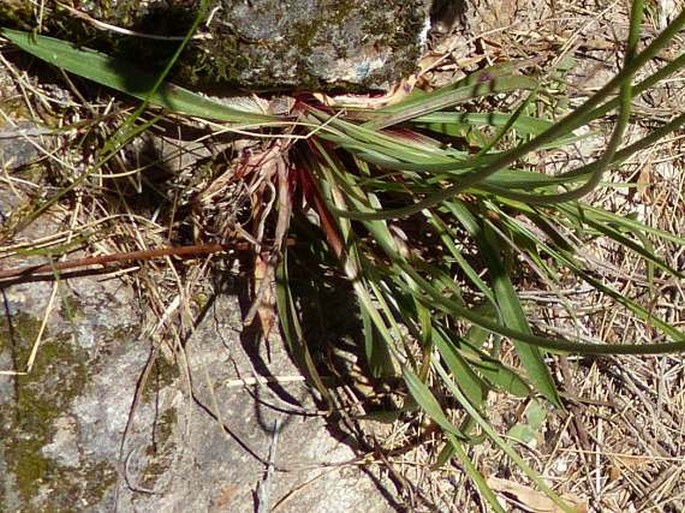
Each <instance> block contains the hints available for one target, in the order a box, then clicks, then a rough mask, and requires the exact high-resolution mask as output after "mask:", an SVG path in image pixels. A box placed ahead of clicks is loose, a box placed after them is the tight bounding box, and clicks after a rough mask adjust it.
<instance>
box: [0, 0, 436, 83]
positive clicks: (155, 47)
mask: <svg viewBox="0 0 685 513" xmlns="http://www.w3.org/2000/svg"><path fill="white" fill-rule="evenodd" d="M438 3H445V2H438ZM448 3H449V2H448ZM69 4H71V5H69ZM199 4H200V2H199V1H190V2H173V3H172V2H167V1H161V0H150V1H148V2H138V1H135V2H133V1H130V0H99V1H95V2H87V3H83V2H65V3H64V5H65V6H66V7H53V10H52V11H51V12H50V13H43V20H45V21H44V23H43V29H44V32H45V31H47V32H48V33H52V34H54V35H56V36H58V37H62V38H66V39H69V40H72V41H75V42H78V43H83V44H86V45H88V46H93V45H96V46H97V45H100V47H102V48H103V49H105V50H107V51H110V52H114V53H115V54H116V53H119V54H124V55H126V56H128V57H130V58H132V59H136V60H138V61H139V63H144V64H146V65H148V66H150V65H159V66H163V65H164V63H165V62H166V59H168V57H169V56H170V55H171V54H172V53H173V52H174V51H175V49H176V47H177V46H178V44H179V41H180V39H182V37H183V36H184V35H185V33H186V32H187V30H188V29H189V27H190V25H191V24H192V22H193V20H194V18H195V15H196V12H197V8H198V6H199ZM47 8H48V9H50V6H48V7H47ZM434 11H435V10H434ZM440 12H443V11H442V10H441V11H440ZM48 14H49V15H48ZM32 16H33V13H32V11H31V9H28V8H27V7H26V6H24V7H13V3H9V4H7V5H6V6H4V7H0V22H2V21H3V20H4V22H5V23H11V24H12V25H13V26H17V25H23V27H24V28H28V27H32V26H35V24H36V23H35V21H36V20H32V19H31V18H32ZM17 18H21V19H22V20H23V23H17V21H16V20H17ZM429 20H430V5H429V2H428V0H390V1H389V0H285V1H284V0H251V1H249V2H247V1H244V0H213V1H211V2H210V9H209V12H208V15H207V16H206V17H205V20H204V22H203V24H202V25H201V28H200V31H199V34H198V36H199V38H198V39H196V40H195V41H194V42H193V43H192V44H191V47H190V48H189V50H188V51H187V52H186V55H185V56H184V57H183V58H182V59H181V65H180V66H179V67H178V69H177V72H176V78H177V79H178V80H179V81H182V82H185V83H188V84H192V85H195V86H206V87H209V86H219V87H223V86H225V85H232V86H239V87H242V88H247V89H249V90H253V91H254V90H257V89H269V90H270V89H274V88H277V89H284V88H285V89H303V88H304V89H309V90H311V89H322V88H328V89H330V88H337V89H350V88H352V89H388V88H389V87H390V86H391V85H392V84H393V83H395V82H396V81H398V80H399V79H401V78H403V77H405V76H407V75H409V74H410V73H412V72H413V71H414V70H415V69H416V66H417V62H418V58H419V57H420V55H421V52H422V51H423V50H424V46H425V41H426V35H427V31H428V28H429V25H430V21H429ZM98 23H100V24H99V25H98ZM101 23H107V24H109V27H106V26H103V25H102V24H101ZM112 27H114V28H112ZM169 38H171V39H169Z"/></svg>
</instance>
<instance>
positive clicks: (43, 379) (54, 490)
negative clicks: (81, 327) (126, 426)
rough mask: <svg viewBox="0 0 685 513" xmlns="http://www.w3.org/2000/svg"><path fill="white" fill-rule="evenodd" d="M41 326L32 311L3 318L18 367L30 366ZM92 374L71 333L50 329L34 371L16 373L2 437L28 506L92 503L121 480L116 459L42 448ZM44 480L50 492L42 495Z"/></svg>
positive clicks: (0, 336) (7, 348)
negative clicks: (79, 460) (61, 457)
mask: <svg viewBox="0 0 685 513" xmlns="http://www.w3.org/2000/svg"><path fill="white" fill-rule="evenodd" d="M39 326H40V321H39V320H38V319H35V318H33V317H31V316H29V315H26V314H18V315H16V316H14V317H13V318H12V320H11V323H10V322H9V321H8V320H7V318H3V319H2V320H1V321H0V351H1V352H3V353H5V354H9V355H10V356H11V360H12V362H13V366H14V369H15V370H17V371H23V370H25V368H26V364H27V362H28V358H29V355H30V353H31V349H32V346H33V342H34V340H35V338H36V335H37V333H38V329H39ZM88 380H89V373H88V363H87V355H86V353H85V352H84V351H82V350H80V349H78V348H75V347H74V346H73V345H72V343H71V340H70V339H69V338H66V337H65V338H61V337H52V338H51V337H50V336H49V334H47V333H46V334H44V341H43V343H42V344H41V346H40V348H39V350H38V353H37V355H36V359H35V363H34V365H33V369H32V371H31V373H30V374H28V375H17V376H14V377H13V392H14V393H13V397H12V398H11V399H9V398H5V401H6V402H5V403H4V404H3V407H2V411H1V412H0V417H1V418H2V422H1V423H0V438H1V439H2V441H1V442H0V443H2V444H3V449H4V454H5V459H6V464H7V468H8V471H9V472H11V473H12V474H13V475H14V478H15V483H16V492H17V494H18V496H19V498H20V500H21V503H22V507H23V508H24V510H25V511H72V510H73V509H74V508H75V506H76V505H77V504H78V505H83V506H85V505H92V504H94V503H96V502H97V501H98V500H100V499H101V497H102V496H103V494H104V493H105V491H106V490H107V488H108V487H109V486H111V485H112V483H113V482H114V481H115V480H116V470H115V469H114V468H113V467H111V466H110V465H107V464H104V463H86V464H84V465H82V466H80V467H78V468H72V467H64V466H62V465H60V464H59V463H58V462H57V461H55V460H53V459H51V458H48V457H46V456H44V455H43V452H42V450H43V447H45V446H46V445H47V444H49V443H51V442H52V441H53V438H54V435H55V433H56V429H55V421H56V420H57V419H58V418H59V417H60V416H63V415H64V414H65V413H66V412H68V410H69V407H70V405H71V402H72V401H73V399H74V398H75V397H77V396H78V395H79V394H81V393H82V392H83V389H84V387H85V385H86V384H87V383H88ZM43 486H47V487H49V488H50V493H49V494H42V495H40V499H38V497H39V495H38V494H39V493H40V491H41V487H43ZM0 506H2V505H0ZM0 509H3V510H4V507H0Z"/></svg>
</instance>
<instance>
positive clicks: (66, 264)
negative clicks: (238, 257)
mask: <svg viewBox="0 0 685 513" xmlns="http://www.w3.org/2000/svg"><path fill="white" fill-rule="evenodd" d="M251 247H252V245H251V244H250V243H249V242H245V241H241V242H236V243H233V244H230V245H224V244H196V245H193V246H178V247H167V248H158V249H146V250H142V251H130V252H128V253H114V254H112V255H100V256H93V257H85V258H77V259H75V260H66V261H63V262H50V263H47V264H38V265H28V266H23V267H15V268H11V269H0V280H6V279H10V278H19V277H23V276H26V277H30V276H32V275H34V274H38V273H46V272H56V271H63V270H67V269H80V268H83V267H89V266H93V265H105V264H110V263H113V262H116V263H120V262H129V261H131V260H152V259H155V258H162V257H167V256H177V257H183V258H192V257H198V256H202V255H210V254H212V253H220V252H222V251H231V250H234V251H244V250H246V249H250V248H251Z"/></svg>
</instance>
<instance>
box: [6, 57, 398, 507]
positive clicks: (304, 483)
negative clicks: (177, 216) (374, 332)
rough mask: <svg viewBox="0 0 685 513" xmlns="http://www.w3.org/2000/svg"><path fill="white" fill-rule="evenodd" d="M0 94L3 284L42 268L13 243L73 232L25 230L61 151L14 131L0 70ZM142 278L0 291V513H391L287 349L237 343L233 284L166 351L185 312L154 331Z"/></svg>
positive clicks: (40, 223)
mask: <svg viewBox="0 0 685 513" xmlns="http://www.w3.org/2000/svg"><path fill="white" fill-rule="evenodd" d="M0 84H4V85H5V86H6V87H5V88H4V89H3V91H4V92H5V93H6V95H5V96H4V97H2V100H3V102H4V103H0V109H1V110H2V112H3V114H5V115H7V117H6V118H5V119H7V120H8V121H7V122H6V123H5V124H3V125H0V134H1V135H2V137H0V165H2V170H3V174H2V176H3V179H2V181H0V269H7V268H10V267H14V266H21V265H30V264H37V263H42V262H45V261H46V260H47V257H46V256H41V255H39V254H33V255H32V254H29V253H25V254H22V251H21V250H18V251H16V250H11V249H10V247H9V245H10V244H25V247H26V248H32V247H35V246H36V244H37V242H38V241H40V240H45V238H46V237H54V236H55V235H56V234H59V233H60V232H63V231H64V230H67V228H68V227H69V224H70V222H69V220H70V217H69V212H70V211H69V208H67V209H66V210H65V209H63V208H62V207H60V206H55V207H53V208H49V209H48V210H47V211H46V212H44V214H43V215H42V216H40V218H39V219H37V220H35V221H34V222H32V223H30V224H28V225H26V224H25V223H22V222H20V221H21V220H22V219H23V218H24V216H23V214H22V212H26V211H27V210H30V208H29V207H30V206H31V204H32V202H33V201H36V199H37V198H40V196H41V191H40V188H39V187H38V188H37V187H36V186H35V185H33V183H44V180H43V179H42V178H41V177H42V176H43V174H44V173H45V169H44V168H43V166H45V165H46V164H47V163H49V162H51V161H50V160H47V159H45V158H42V156H43V155H44V151H45V149H46V148H49V147H51V145H54V147H58V148H60V149H59V151H58V152H57V153H55V154H54V155H53V157H55V158H58V160H55V161H54V162H55V163H56V164H55V165H57V164H59V163H61V162H62V160H59V159H61V158H64V153H63V152H65V151H68V148H65V147H63V146H61V145H63V143H64V141H63V140H62V139H60V138H55V136H54V135H53V136H49V135H48V134H47V133H46V131H45V130H43V129H42V128H40V127H38V126H37V125H35V124H33V123H30V122H28V121H27V120H26V119H21V118H20V117H17V118H16V119H13V120H12V119H10V117H9V115H10V114H12V113H15V111H18V110H20V109H15V107H17V106H18V105H20V104H21V98H22V95H21V92H20V90H18V89H17V90H14V89H12V84H13V81H12V80H9V79H8V76H7V74H6V69H5V68H3V67H0ZM15 85H16V83H15ZM8 105H10V106H11V107H12V108H11V109H10V108H9V107H8ZM10 111H11V112H10ZM60 152H62V153H60ZM41 158H42V160H41ZM63 171H65V170H63ZM54 190H56V189H54V188H53V189H51V188H50V186H48V185H47V184H46V186H45V191H44V192H45V193H46V194H48V195H49V194H50V191H53V192H54ZM66 206H67V207H68V205H66ZM72 212H73V211H72ZM67 231H68V230H67ZM64 233H66V232H64ZM58 245H59V244H58ZM56 251H57V252H59V251H60V250H59V249H57V250H56ZM10 253H12V254H13V256H9V257H8V255H9V254H10ZM78 256H83V255H80V254H79V253H72V254H71V255H70V258H77V257H78ZM140 274H141V273H140V271H138V272H136V273H132V274H124V275H98V274H95V275H92V274H91V275H87V276H80V277H75V276H74V277H68V276H67V275H62V276H61V277H60V279H59V280H55V279H46V280H42V281H26V280H19V281H18V282H17V281H15V282H8V281H1V280H0V301H1V304H2V312H1V313H0V511H13V512H50V511H65V512H69V511H79V512H82V511H92V512H100V511H103V512H104V511H108V512H109V511H119V512H124V513H126V512H134V511H135V512H147V511H149V512H155V513H156V512H160V511H164V512H168V511H170V512H173V511H178V512H185V511H212V512H219V511H222V512H223V511H231V512H250V511H259V512H266V511H271V510H273V509H274V508H277V511H281V512H300V511H302V510H306V511H311V512H331V513H333V512H343V511H345V512H347V511H362V510H363V511H372V512H385V511H394V510H395V508H394V506H393V502H392V499H389V498H388V497H391V494H390V491H392V490H393V487H392V485H391V484H390V483H388V482H386V481H384V480H382V479H379V478H378V477H377V475H375V474H374V473H373V472H372V470H374V469H373V466H362V465H360V461H359V460H358V457H359V454H358V453H357V452H355V451H354V450H353V448H352V446H353V444H352V443H351V442H350V441H349V440H347V439H345V438H344V435H341V434H340V433H338V432H337V431H336V430H335V429H334V426H333V425H332V424H330V423H329V422H328V420H329V419H328V418H327V417H326V416H325V415H323V414H321V413H320V412H318V411H317V406H316V403H315V401H314V398H313V397H312V395H311V393H310V389H309V388H308V387H307V386H306V385H305V383H304V380H303V378H302V376H301V374H300V372H299V371H298V370H297V368H296V367H295V366H294V365H293V364H292V362H291V360H290V358H289V356H288V355H287V354H286V351H285V349H284V347H283V345H282V344H281V342H280V341H279V340H278V339H277V338H273V337H272V338H273V339H272V341H271V345H270V348H269V351H267V348H266V347H265V345H264V344H259V343H258V342H257V341H256V340H254V339H253V338H251V337H250V336H249V333H246V332H245V331H244V330H243V324H242V315H241V311H242V310H241V308H243V309H244V305H241V304H240V303H239V301H238V298H237V292H238V290H239V287H238V286H237V285H227V286H222V287H218V286H215V285H214V284H213V283H212V280H206V283H205V284H204V287H203V289H202V290H201V291H199V293H198V296H197V297H195V296H193V297H191V298H186V299H187V301H189V302H191V303H192V305H191V306H192V308H193V309H194V311H195V312H197V311H198V308H200V307H201V306H202V307H204V308H205V310H204V316H203V317H202V318H201V320H200V322H199V324H198V326H197V329H196V330H195V331H194V332H193V333H192V334H189V333H190V332H189V331H188V330H187V329H186V330H185V331H183V330H181V336H180V337H176V338H175V337H173V336H172V334H173V333H174V330H173V329H172V330H167V331H166V335H164V336H162V331H163V330H162V328H163V327H164V326H167V327H168V326H170V325H171V324H173V325H174V326H176V323H178V322H179V319H183V318H184V312H185V310H184V309H185V306H186V305H187V303H186V302H184V301H180V302H179V303H178V304H177V307H176V309H175V308H174V304H176V303H175V302H174V301H175V299H180V298H174V297H173V296H172V297H167V296H165V297H164V298H163V309H165V310H164V311H165V312H167V313H169V314H170V317H171V318H172V319H174V320H173V322H172V323H160V318H161V317H163V316H164V312H161V313H159V314H158V315H157V314H155V312H154V310H153V309H152V308H151V304H150V301H149V297H148V299H145V298H143V295H144V294H143V295H141V286H140V283H137V281H136V280H137V279H138V278H137V277H138V276H139V275H140ZM142 275H145V272H143V273H142ZM231 276H232V274H231V271H226V273H224V275H223V276H219V277H218V279H223V278H231ZM159 278H160V277H159V276H158V275H153V276H152V278H151V279H159ZM228 282H230V283H233V284H236V283H238V282H239V280H238V279H237V278H235V277H233V278H231V279H229V280H228ZM179 307H180V308H179ZM182 324H183V323H181V325H182ZM174 329H176V328H174ZM37 341H39V343H37ZM181 342H182V344H181ZM256 377H257V378H258V379H257V378H256ZM267 378H268V379H271V380H272V381H273V382H271V383H269V384H268V385H267V384H265V383H263V381H264V380H265V379H267ZM243 380H244V381H243ZM274 380H275V381H274ZM136 397H138V400H136ZM134 402H135V407H134ZM276 428H277V429H276Z"/></svg>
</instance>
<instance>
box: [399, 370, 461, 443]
mask: <svg viewBox="0 0 685 513" xmlns="http://www.w3.org/2000/svg"><path fill="white" fill-rule="evenodd" d="M402 375H403V377H404V381H405V382H406V383H407V388H408V389H409V393H410V394H411V396H412V397H413V398H414V400H415V401H416V404H418V405H419V406H420V407H421V409H422V410H423V411H424V412H426V414H427V415H428V416H429V417H430V418H431V419H433V420H434V421H435V423H436V424H438V425H439V426H440V427H441V428H442V429H443V430H444V431H445V432H447V433H451V434H453V435H455V436H456V437H457V438H460V439H462V440H465V439H466V438H467V437H466V435H464V434H463V433H461V432H460V431H459V430H458V429H457V428H456V426H454V425H453V424H452V422H450V420H449V419H448V418H447V416H446V415H445V412H444V411H443V410H442V408H441V407H440V403H438V400H437V399H436V398H435V396H434V395H433V393H432V392H431V391H430V389H429V388H428V387H427V386H426V384H425V383H423V382H422V381H421V380H420V379H419V377H418V376H417V375H416V374H414V372H413V371H412V370H411V369H410V368H409V367H407V366H404V367H403V368H402Z"/></svg>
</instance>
